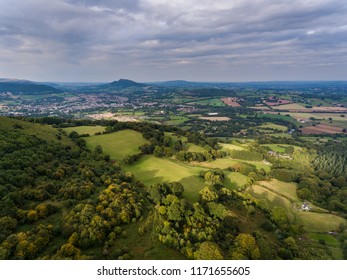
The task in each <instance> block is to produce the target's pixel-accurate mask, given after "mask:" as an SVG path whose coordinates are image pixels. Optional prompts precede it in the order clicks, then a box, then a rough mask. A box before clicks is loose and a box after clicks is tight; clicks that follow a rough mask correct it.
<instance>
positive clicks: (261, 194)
mask: <svg viewBox="0 0 347 280" xmlns="http://www.w3.org/2000/svg"><path fill="white" fill-rule="evenodd" d="M247 192H249V193H250V194H251V195H252V196H254V197H255V198H257V199H259V200H263V201H265V202H266V204H267V205H268V206H269V208H270V209H271V208H273V207H282V208H284V209H285V210H286V214H287V217H288V219H289V220H290V221H291V222H293V221H294V220H295V215H294V213H293V210H292V204H291V202H290V201H289V200H288V199H286V198H285V197H283V196H281V195H278V194H277V193H275V192H273V191H270V190H268V189H267V188H264V187H263V186H260V185H257V184H255V185H253V186H251V187H250V188H249V189H248V190H247Z"/></svg>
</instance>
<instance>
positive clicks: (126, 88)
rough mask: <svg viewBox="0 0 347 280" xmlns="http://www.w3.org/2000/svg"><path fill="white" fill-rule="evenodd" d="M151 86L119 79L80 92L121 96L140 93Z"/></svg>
mask: <svg viewBox="0 0 347 280" xmlns="http://www.w3.org/2000/svg"><path fill="white" fill-rule="evenodd" d="M148 86H149V85H146V84H141V83H137V82H134V81H132V80H127V79H119V80H118V81H114V82H112V83H108V84H94V85H89V86H83V87H80V88H79V89H78V90H79V92H83V93H105V92H106V93H117V94H118V93H119V94H129V93H140V92H142V91H143V89H144V88H145V87H148Z"/></svg>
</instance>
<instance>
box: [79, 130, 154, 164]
mask: <svg viewBox="0 0 347 280" xmlns="http://www.w3.org/2000/svg"><path fill="white" fill-rule="evenodd" d="M84 139H85V140H86V142H87V147H88V148H89V149H90V150H94V149H95V147H96V146H98V145H100V146H101V147H102V149H103V151H104V153H105V154H108V155H110V157H111V158H112V159H116V160H119V161H121V160H122V159H123V158H124V157H125V156H127V155H134V154H136V153H138V152H139V149H138V147H139V146H141V145H143V144H145V143H148V142H147V140H146V139H145V138H143V136H142V134H141V133H139V132H137V131H134V130H130V129H126V130H122V131H117V132H113V133H108V134H103V135H96V136H90V137H85V138H84Z"/></svg>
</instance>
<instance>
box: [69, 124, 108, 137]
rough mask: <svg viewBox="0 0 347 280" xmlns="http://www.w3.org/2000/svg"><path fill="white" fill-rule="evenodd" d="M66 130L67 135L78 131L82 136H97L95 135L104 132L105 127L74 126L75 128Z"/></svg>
mask: <svg viewBox="0 0 347 280" xmlns="http://www.w3.org/2000/svg"><path fill="white" fill-rule="evenodd" d="M64 130H65V131H66V132H67V133H70V132H71V131H76V132H77V133H78V134H80V135H81V134H89V135H95V133H98V132H104V131H105V127H103V126H74V127H67V128H64Z"/></svg>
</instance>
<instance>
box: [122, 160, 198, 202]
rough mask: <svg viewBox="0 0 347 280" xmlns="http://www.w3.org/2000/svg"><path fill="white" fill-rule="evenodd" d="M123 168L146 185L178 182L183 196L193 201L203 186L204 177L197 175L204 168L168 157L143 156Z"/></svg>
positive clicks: (196, 198)
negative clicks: (181, 187) (182, 187)
mask: <svg viewBox="0 0 347 280" xmlns="http://www.w3.org/2000/svg"><path fill="white" fill-rule="evenodd" d="M123 168H124V169H125V170H126V171H130V172H132V173H133V174H134V175H135V176H136V178H137V180H141V181H143V182H144V183H145V185H146V186H147V187H148V186H150V185H153V184H156V183H161V182H180V183H181V184H182V185H183V186H184V193H183V196H184V197H185V198H187V199H189V200H190V201H193V202H195V201H197V200H198V199H199V191H200V190H201V189H202V188H203V187H204V179H202V178H200V177H199V172H200V171H201V170H203V169H204V168H201V167H197V166H191V165H187V164H184V163H181V162H178V161H174V160H171V159H168V158H157V157H154V156H144V157H142V158H141V159H140V160H139V161H137V162H135V163H134V164H132V165H124V166H123Z"/></svg>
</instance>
